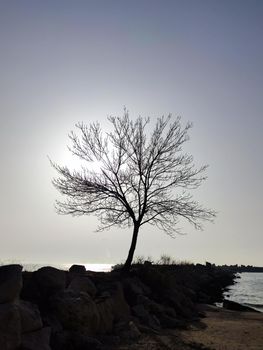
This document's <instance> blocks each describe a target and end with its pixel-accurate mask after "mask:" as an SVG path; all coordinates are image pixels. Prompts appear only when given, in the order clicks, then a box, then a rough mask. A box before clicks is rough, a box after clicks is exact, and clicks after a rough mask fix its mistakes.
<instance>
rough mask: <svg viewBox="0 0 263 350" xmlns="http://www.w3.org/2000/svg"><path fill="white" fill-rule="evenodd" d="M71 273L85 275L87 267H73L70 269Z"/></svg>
mask: <svg viewBox="0 0 263 350" xmlns="http://www.w3.org/2000/svg"><path fill="white" fill-rule="evenodd" d="M69 272H71V273H76V274H85V273H86V267H85V266H84V265H72V266H71V267H70V268H69Z"/></svg>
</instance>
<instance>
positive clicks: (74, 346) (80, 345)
mask: <svg viewBox="0 0 263 350" xmlns="http://www.w3.org/2000/svg"><path fill="white" fill-rule="evenodd" d="M51 345H52V349H53V350H84V349H87V350H88V349H90V350H101V349H102V344H101V343H100V342H99V341H98V340H97V339H95V338H92V337H90V336H87V335H85V334H82V333H81V332H78V331H62V332H59V333H57V334H55V335H54V337H53V338H52V344H51ZM103 349H105V348H104V347H103Z"/></svg>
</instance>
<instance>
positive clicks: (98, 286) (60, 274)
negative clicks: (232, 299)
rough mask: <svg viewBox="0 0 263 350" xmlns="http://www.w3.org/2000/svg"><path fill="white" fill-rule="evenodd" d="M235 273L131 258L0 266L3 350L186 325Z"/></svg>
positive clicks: (73, 344)
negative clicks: (114, 262) (125, 263)
mask: <svg viewBox="0 0 263 350" xmlns="http://www.w3.org/2000/svg"><path fill="white" fill-rule="evenodd" d="M231 282H233V275H231V274H229V273H223V272H222V271H217V270H216V269H210V268H207V267H205V266H202V267H201V265H200V266H199V267H198V266H197V267H196V266H185V267H182V266H173V267H171V266H154V265H149V264H148V265H147V264H146V265H141V266H135V267H134V268H133V269H132V270H131V272H130V273H129V274H123V273H122V272H121V271H113V272H110V273H99V272H92V271H86V270H85V267H84V266H79V265H73V266H72V267H71V268H70V270H69V271H62V270H58V269H56V268H53V267H43V268H41V269H39V270H38V271H35V272H23V273H22V266H20V265H8V266H2V267H0V349H1V350H15V349H17V350H51V349H52V350H62V349H63V350H84V349H95V350H96V349H109V348H114V347H116V346H118V345H119V344H121V343H125V344H129V343H132V342H135V341H136V340H138V339H139V337H140V335H141V333H158V332H160V331H161V330H162V329H163V328H178V327H186V326H187V324H188V322H189V320H193V319H195V318H197V317H198V316H199V314H198V311H197V308H196V303H198V302H206V303H207V302H213V301H215V300H218V299H220V297H222V290H223V288H224V287H225V286H226V285H227V284H230V283H231Z"/></svg>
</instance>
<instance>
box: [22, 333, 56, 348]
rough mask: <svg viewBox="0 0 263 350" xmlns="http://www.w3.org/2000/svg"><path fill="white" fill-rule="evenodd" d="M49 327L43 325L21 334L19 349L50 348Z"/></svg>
mask: <svg viewBox="0 0 263 350" xmlns="http://www.w3.org/2000/svg"><path fill="white" fill-rule="evenodd" d="M50 334H51V329H50V328H49V327H45V328H42V329H39V330H38V331H34V332H29V333H25V334H23V335H22V343H21V348H20V349H21V350H51V347H50V345H49V344H50Z"/></svg>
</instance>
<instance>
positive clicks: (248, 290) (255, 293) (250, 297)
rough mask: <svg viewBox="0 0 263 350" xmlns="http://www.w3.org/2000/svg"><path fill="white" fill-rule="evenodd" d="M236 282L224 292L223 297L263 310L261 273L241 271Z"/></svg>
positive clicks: (262, 279) (262, 275) (262, 276)
mask: <svg viewBox="0 0 263 350" xmlns="http://www.w3.org/2000/svg"><path fill="white" fill-rule="evenodd" d="M238 275H239V276H240V278H238V279H237V280H236V281H237V283H236V284H234V285H233V286H231V287H230V289H229V291H228V292H226V293H225V299H229V300H233V301H236V302H238V303H241V304H244V305H247V306H250V307H253V308H254V309H257V310H259V311H261V312H263V273H256V272H243V273H240V274H238Z"/></svg>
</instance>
